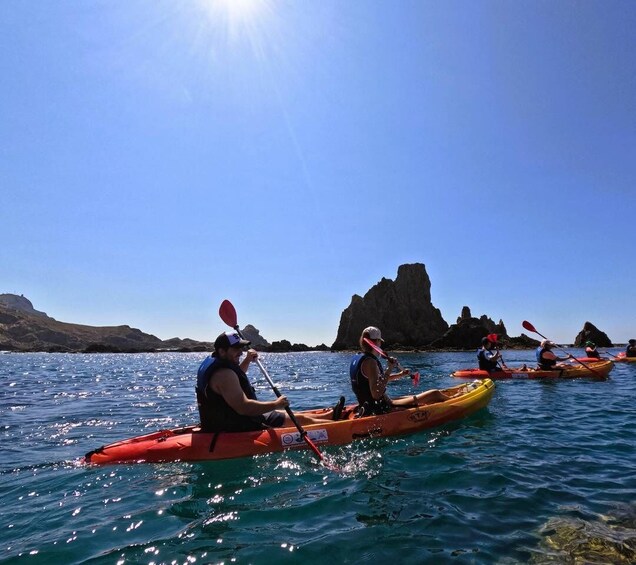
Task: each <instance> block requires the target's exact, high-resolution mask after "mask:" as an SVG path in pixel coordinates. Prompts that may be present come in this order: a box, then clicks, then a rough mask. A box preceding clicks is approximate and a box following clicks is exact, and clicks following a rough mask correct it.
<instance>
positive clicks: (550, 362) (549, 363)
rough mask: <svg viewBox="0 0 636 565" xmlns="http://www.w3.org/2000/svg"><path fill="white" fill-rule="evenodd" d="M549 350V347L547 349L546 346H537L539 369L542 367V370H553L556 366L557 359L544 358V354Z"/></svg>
mask: <svg viewBox="0 0 636 565" xmlns="http://www.w3.org/2000/svg"><path fill="white" fill-rule="evenodd" d="M546 351H549V349H546V348H545V347H541V346H539V347H537V365H538V366H539V369H541V370H542V371H551V370H553V369H554V366H555V365H556V364H557V361H556V359H544V358H543V354H544V353H545V352H546Z"/></svg>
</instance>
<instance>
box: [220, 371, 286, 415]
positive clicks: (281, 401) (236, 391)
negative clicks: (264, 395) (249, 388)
mask: <svg viewBox="0 0 636 565" xmlns="http://www.w3.org/2000/svg"><path fill="white" fill-rule="evenodd" d="M208 386H210V387H211V388H212V390H213V391H214V392H216V393H217V394H220V395H221V396H222V397H223V399H224V400H225V402H227V403H228V404H229V406H230V408H232V410H234V411H235V412H236V413H237V414H240V415H241V416H260V415H261V414H265V412H270V411H271V410H276V409H278V408H286V407H287V406H289V401H288V400H287V397H286V396H280V397H279V398H277V399H276V400H272V401H268V402H262V401H260V400H252V399H251V398H247V396H245V393H244V392H243V389H242V388H241V385H240V383H239V380H238V377H237V376H236V373H235V372H234V371H232V370H230V369H220V370H219V371H217V372H216V373H215V374H214V375H213V376H212V378H211V379H210V384H209V385H208Z"/></svg>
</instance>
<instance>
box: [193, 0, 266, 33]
mask: <svg viewBox="0 0 636 565" xmlns="http://www.w3.org/2000/svg"><path fill="white" fill-rule="evenodd" d="M268 2H270V0H198V4H199V6H200V8H201V9H202V11H203V12H204V13H205V14H206V16H207V17H208V18H209V19H210V21H211V23H213V24H214V25H215V26H217V25H219V24H220V23H222V22H223V23H224V24H225V26H226V28H227V32H228V34H229V36H230V38H232V39H236V38H237V37H238V36H239V35H241V34H242V33H245V32H246V31H247V32H249V31H250V30H251V29H253V28H254V26H255V25H256V22H257V20H258V19H259V18H261V17H264V16H265V12H266V11H267V10H266V8H267V5H268Z"/></svg>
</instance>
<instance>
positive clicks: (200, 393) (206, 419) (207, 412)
mask: <svg viewBox="0 0 636 565" xmlns="http://www.w3.org/2000/svg"><path fill="white" fill-rule="evenodd" d="M219 369H230V370H232V371H234V373H236V376H237V377H238V380H239V384H240V386H241V389H242V390H243V392H244V393H245V396H247V398H249V399H251V400H257V398H256V392H255V391H254V387H252V385H251V384H250V381H249V379H248V378H247V375H246V374H245V373H244V372H243V370H242V369H241V368H240V367H239V366H238V365H237V364H236V363H232V362H231V361H227V360H225V359H219V358H218V357H214V356H213V355H210V356H208V357H206V358H205V359H204V360H203V362H202V363H201V365H200V366H199V370H198V371H197V385H196V395H197V406H198V408H199V417H200V419H201V431H204V432H245V431H253V430H262V429H264V428H265V426H264V422H265V418H264V417H263V416H242V415H241V414H238V413H237V412H236V411H235V410H234V409H233V408H231V407H230V405H229V404H228V403H227V402H226V401H225V399H224V398H223V397H222V396H221V395H220V394H217V393H216V392H214V391H213V390H212V389H211V388H210V387H208V383H209V382H210V378H211V377H212V375H214V373H216V372H217V371H218V370H219Z"/></svg>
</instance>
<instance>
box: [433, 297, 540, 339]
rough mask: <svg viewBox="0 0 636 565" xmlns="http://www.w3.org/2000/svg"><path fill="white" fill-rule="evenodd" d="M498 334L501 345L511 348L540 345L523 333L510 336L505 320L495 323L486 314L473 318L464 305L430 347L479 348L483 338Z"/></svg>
mask: <svg viewBox="0 0 636 565" xmlns="http://www.w3.org/2000/svg"><path fill="white" fill-rule="evenodd" d="M493 333H494V334H497V337H498V339H497V342H498V344H499V346H500V347H506V348H511V349H531V348H533V347H536V346H537V345H539V342H538V341H536V340H534V339H532V338H530V337H528V336H527V335H525V334H521V335H520V336H519V337H510V336H509V335H508V332H507V330H506V326H505V325H504V323H503V320H499V322H498V323H496V324H495V322H494V321H493V320H491V319H490V318H489V317H488V316H486V315H485V314H484V315H483V316H481V317H479V318H473V316H472V314H471V313H470V308H469V307H468V306H464V307H463V308H462V313H461V315H460V316H459V318H457V322H456V323H455V324H453V325H452V326H451V327H450V328H448V331H447V332H446V333H445V334H444V335H443V336H442V337H440V338H439V339H436V340H435V341H433V342H432V343H431V344H430V345H429V347H428V348H429V349H462V350H465V349H477V348H479V347H481V340H482V338H483V337H485V336H487V335H488V334H493Z"/></svg>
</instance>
